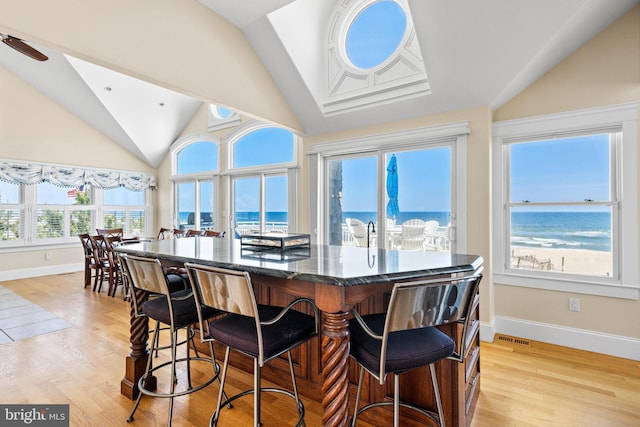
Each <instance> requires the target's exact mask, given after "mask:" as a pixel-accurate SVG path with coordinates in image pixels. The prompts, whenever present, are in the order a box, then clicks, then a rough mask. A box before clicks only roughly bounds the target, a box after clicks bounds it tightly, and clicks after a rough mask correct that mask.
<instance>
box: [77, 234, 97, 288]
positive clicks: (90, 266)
mask: <svg viewBox="0 0 640 427" xmlns="http://www.w3.org/2000/svg"><path fill="white" fill-rule="evenodd" d="M78 237H79V238H80V242H81V243H82V250H83V251H84V287H85V288H88V287H90V286H91V278H92V276H94V275H98V270H99V266H98V265H97V264H96V262H95V259H94V257H93V246H92V245H91V239H90V238H89V234H88V233H83V234H79V235H78ZM92 271H93V272H94V274H91V272H92Z"/></svg>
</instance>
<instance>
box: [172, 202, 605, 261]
mask: <svg viewBox="0 0 640 427" xmlns="http://www.w3.org/2000/svg"><path fill="white" fill-rule="evenodd" d="M287 216H288V214H287V212H267V217H266V220H267V223H272V222H275V223H282V222H287ZM188 217H189V213H188V212H180V217H179V218H180V223H181V224H186V223H187V220H188ZM347 218H357V219H359V220H360V221H362V222H364V223H365V224H366V223H368V222H369V221H373V222H374V223H377V218H376V213H375V212H343V213H342V223H343V224H344V223H346V219H347ZM414 218H417V219H421V220H423V221H431V220H435V221H438V223H439V224H440V225H441V226H443V227H444V226H446V225H447V224H448V223H449V218H450V214H449V212H400V213H399V214H398V216H397V218H396V224H402V223H403V222H404V221H407V220H409V219H414ZM236 221H238V222H258V221H259V215H258V212H236ZM511 245H512V246H514V247H529V248H562V249H587V250H592V251H603V252H611V214H610V213H609V212H513V213H512V214H511Z"/></svg>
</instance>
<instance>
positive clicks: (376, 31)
mask: <svg viewBox="0 0 640 427" xmlns="http://www.w3.org/2000/svg"><path fill="white" fill-rule="evenodd" d="M406 29H407V15H406V14H405V11H404V9H403V8H402V6H400V5H399V4H398V3H396V2H395V1H393V0H382V1H377V2H374V3H371V4H369V5H368V6H367V7H365V8H364V9H363V10H362V11H361V12H360V13H358V14H357V15H356V17H355V18H354V19H353V21H351V24H350V25H349V28H348V30H347V35H346V39H345V49H346V53H347V57H348V58H349V61H350V62H351V64H353V65H354V66H356V67H358V68H361V69H369V68H373V67H376V66H378V65H380V64H382V63H383V62H384V61H386V60H387V59H388V58H389V57H391V56H392V55H393V53H394V52H395V51H396V50H397V49H398V47H399V46H400V42H401V41H402V38H403V37H404V33H405V31H406Z"/></svg>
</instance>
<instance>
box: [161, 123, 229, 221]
mask: <svg viewBox="0 0 640 427" xmlns="http://www.w3.org/2000/svg"><path fill="white" fill-rule="evenodd" d="M209 114H211V112H209ZM202 141H206V142H210V143H212V144H215V145H216V147H217V150H218V165H217V169H215V170H210V171H205V172H196V173H189V174H180V175H179V174H178V154H179V153H180V151H182V150H183V149H184V148H185V147H187V146H188V145H189V144H192V143H196V142H202ZM220 148H221V144H220V139H219V138H217V137H214V136H212V135H209V134H206V133H195V134H191V135H187V136H185V137H183V138H180V139H179V140H177V141H176V142H175V143H174V144H173V145H172V146H171V149H170V152H171V181H172V186H171V212H172V214H171V215H172V216H171V221H172V227H173V228H178V227H179V224H178V216H179V215H180V213H179V212H178V208H179V206H178V201H177V200H176V197H177V196H178V185H179V184H185V183H190V182H191V183H194V185H195V202H194V203H195V214H196V215H195V218H194V219H195V224H194V228H196V229H197V228H198V227H200V183H201V182H203V181H211V182H212V191H213V207H212V209H213V212H212V215H211V217H212V220H213V227H215V228H218V226H219V225H220V226H224V220H223V216H224V215H223V213H222V212H221V209H220V176H221V175H222V173H223V170H224V164H223V156H222V155H221V150H220Z"/></svg>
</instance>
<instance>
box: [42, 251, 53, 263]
mask: <svg viewBox="0 0 640 427" xmlns="http://www.w3.org/2000/svg"><path fill="white" fill-rule="evenodd" d="M51 258H53V254H52V253H51V252H45V253H44V260H45V261H51Z"/></svg>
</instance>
